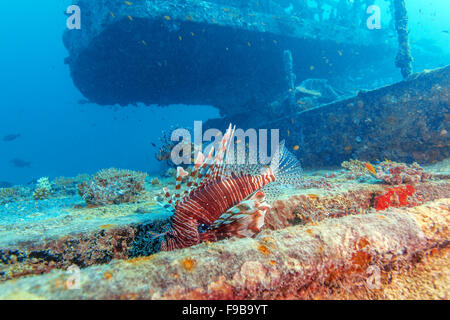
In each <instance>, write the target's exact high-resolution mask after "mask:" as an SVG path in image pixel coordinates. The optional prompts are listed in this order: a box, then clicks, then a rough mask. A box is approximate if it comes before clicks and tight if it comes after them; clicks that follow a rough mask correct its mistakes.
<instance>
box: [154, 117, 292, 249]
mask: <svg viewBox="0 0 450 320" xmlns="http://www.w3.org/2000/svg"><path fill="white" fill-rule="evenodd" d="M233 134H234V128H233V129H232V128H231V125H230V127H229V128H228V130H227V132H226V133H225V135H224V137H223V139H222V141H221V146H220V149H219V150H218V152H217V154H216V156H215V157H214V158H213V157H212V153H213V150H211V152H210V153H209V155H208V156H207V157H205V156H204V155H203V154H202V153H199V156H198V158H197V160H196V161H195V164H194V169H193V171H192V173H191V174H190V175H189V174H188V173H187V172H186V171H184V169H182V168H181V167H179V168H178V169H177V184H176V190H177V192H180V190H181V183H182V181H183V178H185V179H186V178H187V183H186V186H187V187H188V190H186V191H185V192H184V196H183V197H182V196H181V194H180V193H176V194H175V195H173V196H171V195H170V193H169V192H168V190H167V188H164V189H163V190H164V197H165V199H164V198H163V197H158V198H157V200H158V202H160V203H161V204H162V205H163V206H164V207H166V208H172V210H173V211H174V215H173V217H172V225H171V228H170V230H169V231H167V232H166V233H165V234H164V240H163V241H162V243H161V250H163V251H170V250H174V249H181V248H186V247H189V246H192V245H196V244H198V243H201V242H203V241H217V240H220V239H223V238H228V237H232V236H237V237H253V236H255V235H256V234H258V233H259V232H260V230H261V227H262V226H263V224H264V216H265V214H266V213H267V211H268V210H269V209H270V206H269V204H268V203H267V202H265V194H264V192H262V191H261V189H263V188H264V187H265V186H266V185H268V184H270V183H272V182H274V181H275V180H276V174H275V172H274V171H277V169H276V170H274V169H273V168H272V167H269V168H264V170H263V172H260V173H258V174H254V173H252V172H250V171H246V170H240V169H239V170H238V169H236V168H231V167H230V166H227V165H226V164H225V163H224V158H225V154H226V152H227V149H228V148H229V146H230V141H231V140H232V138H233ZM296 165H297V163H296ZM289 167H290V168H292V166H289ZM298 168H299V166H298V167H297V168H296V170H297V171H296V173H298ZM278 171H279V170H278ZM205 172H206V173H205ZM291 173H292V172H291ZM291 176H292V174H291ZM202 228H203V230H201V229H202Z"/></svg>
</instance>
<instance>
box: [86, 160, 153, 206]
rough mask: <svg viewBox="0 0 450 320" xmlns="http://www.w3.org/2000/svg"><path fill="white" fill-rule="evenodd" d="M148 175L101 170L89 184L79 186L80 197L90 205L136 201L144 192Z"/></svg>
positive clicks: (118, 170)
mask: <svg viewBox="0 0 450 320" xmlns="http://www.w3.org/2000/svg"><path fill="white" fill-rule="evenodd" d="M146 176H147V174H145V173H142V172H135V171H131V170H123V169H115V168H111V169H107V170H101V171H100V172H98V173H97V174H95V175H94V177H93V178H92V179H91V180H90V181H89V182H83V183H80V184H79V185H78V192H79V194H80V196H81V197H82V198H83V199H84V200H85V201H86V203H87V204H89V205H107V204H119V203H124V202H130V201H134V200H135V199H136V197H137V196H138V195H139V193H140V192H141V191H142V190H144V183H145V177H146Z"/></svg>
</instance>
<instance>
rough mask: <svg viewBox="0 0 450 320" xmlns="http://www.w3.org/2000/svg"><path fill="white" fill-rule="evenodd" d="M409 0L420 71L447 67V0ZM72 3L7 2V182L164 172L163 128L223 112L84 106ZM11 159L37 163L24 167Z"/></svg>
mask: <svg viewBox="0 0 450 320" xmlns="http://www.w3.org/2000/svg"><path fill="white" fill-rule="evenodd" d="M376 2H377V1H376ZM378 2H380V1H378ZM407 3H408V9H409V15H410V36H411V39H410V40H411V47H412V55H413V56H415V59H416V61H415V63H414V69H415V71H421V70H423V69H430V68H435V67H439V66H442V65H445V64H448V63H449V62H450V58H449V56H450V41H449V36H450V35H449V33H448V31H449V30H450V6H449V5H448V0H427V1H423V0H409V1H407ZM70 4H71V1H70V0H65V1H63V0H59V1H54V0H45V1H35V0H19V1H1V2H0V39H1V40H0V137H3V136H5V135H8V134H20V135H21V136H20V137H19V138H18V139H16V140H14V141H11V142H3V141H2V139H0V181H8V182H11V183H13V184H23V183H27V182H29V181H31V180H33V179H35V178H38V177H41V176H49V177H50V178H53V177H57V176H74V175H76V174H78V173H82V172H86V173H93V172H95V171H97V170H99V169H101V168H105V167H110V166H116V167H125V168H129V169H135V170H144V171H147V172H157V171H158V170H159V163H158V162H157V161H156V160H155V157H154V152H155V150H154V148H153V147H152V145H151V143H152V142H154V141H157V138H158V137H159V136H160V132H161V130H163V129H167V128H168V127H169V126H170V125H176V126H192V123H193V120H206V119H209V118H214V117H218V112H217V110H216V109H214V108H212V107H211V106H196V107H189V108H186V107H184V106H171V107H169V108H158V107H156V106H138V107H129V108H121V107H114V106H110V107H100V106H96V105H92V104H85V105H80V104H78V101H79V100H80V99H83V96H82V95H81V93H80V92H79V91H78V90H77V89H76V88H75V86H74V84H73V82H72V80H71V78H70V75H69V69H68V66H67V65H65V64H64V63H63V59H64V58H65V57H66V56H67V55H68V53H67V51H66V49H65V48H64V46H63V43H62V33H63V31H64V28H65V22H66V18H67V17H66V15H64V10H65V9H66V8H67V6H68V5H70ZM384 5H385V4H384ZM436 56H437V57H438V58H436ZM373 58H374V59H377V57H373ZM389 68H391V66H390V67H389ZM119 150H120V152H119ZM12 159H20V160H23V161H25V162H29V163H30V166H29V167H24V168H18V167H16V166H14V165H12V164H11V162H10V161H11V160H12Z"/></svg>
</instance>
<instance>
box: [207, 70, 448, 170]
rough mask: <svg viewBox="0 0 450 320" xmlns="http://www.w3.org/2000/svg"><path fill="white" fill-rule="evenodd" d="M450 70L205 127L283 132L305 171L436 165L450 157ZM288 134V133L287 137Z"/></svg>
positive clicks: (231, 119) (210, 123)
mask: <svg viewBox="0 0 450 320" xmlns="http://www.w3.org/2000/svg"><path fill="white" fill-rule="evenodd" d="M449 102H450V66H447V67H444V68H441V69H437V70H433V71H427V72H423V73H420V74H416V75H413V76H412V77H411V78H410V79H409V80H406V81H401V82H399V83H396V84H393V85H390V86H386V87H383V88H380V89H377V90H373V91H367V92H359V93H358V95H357V96H355V97H353V98H350V99H346V100H343V101H338V102H335V103H331V104H328V105H324V106H321V107H318V108H315V109H311V110H307V111H303V112H298V113H292V114H289V113H288V114H286V112H283V110H280V112H279V117H278V119H269V120H268V119H266V118H264V117H258V116H255V115H254V114H251V113H248V114H246V115H240V116H238V117H229V118H226V119H216V120H211V121H209V122H208V123H207V125H206V127H215V128H221V127H224V126H225V125H226V124H228V123H230V122H233V123H238V124H239V125H240V126H242V127H243V128H267V129H280V137H281V138H283V139H286V141H287V143H288V145H289V147H290V148H292V147H294V146H296V145H298V146H299V147H300V148H299V150H298V151H294V152H296V153H297V154H296V155H297V156H298V157H299V158H300V159H301V160H302V164H303V165H304V166H305V167H318V166H319V167H328V166H339V165H340V163H341V162H342V161H345V160H348V159H360V160H364V161H371V162H376V161H377V160H381V161H382V160H384V159H386V158H387V159H389V160H393V161H400V162H412V161H417V162H419V163H431V162H435V161H439V160H442V159H445V158H448V157H449V156H450V139H449V133H448V131H449V125H450V113H449ZM288 131H289V132H288Z"/></svg>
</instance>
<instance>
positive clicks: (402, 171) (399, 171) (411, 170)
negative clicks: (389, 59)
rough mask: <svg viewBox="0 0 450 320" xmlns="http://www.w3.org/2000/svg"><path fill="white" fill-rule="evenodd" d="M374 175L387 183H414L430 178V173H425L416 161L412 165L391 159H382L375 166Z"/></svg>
mask: <svg viewBox="0 0 450 320" xmlns="http://www.w3.org/2000/svg"><path fill="white" fill-rule="evenodd" d="M376 177H377V179H379V180H382V181H383V182H384V183H387V184H392V185H396V184H402V183H407V184H413V185H414V184H416V183H418V182H422V181H426V180H428V179H430V178H431V174H429V173H426V172H425V171H424V169H423V168H422V167H421V166H419V165H418V164H417V163H416V162H414V163H413V164H412V165H407V164H405V163H397V162H393V161H383V162H381V163H380V164H379V165H378V166H377V173H376Z"/></svg>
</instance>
